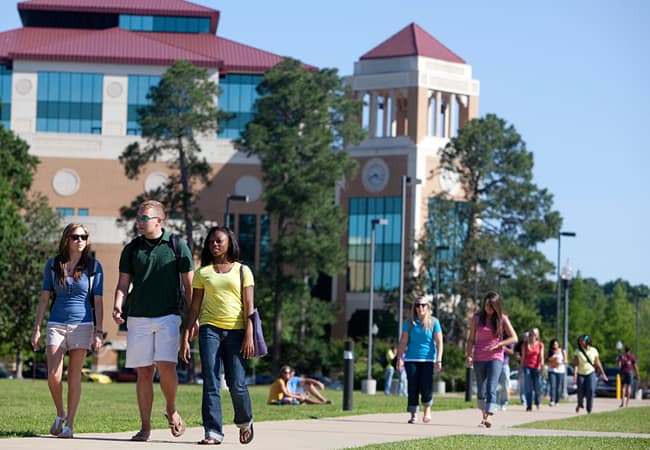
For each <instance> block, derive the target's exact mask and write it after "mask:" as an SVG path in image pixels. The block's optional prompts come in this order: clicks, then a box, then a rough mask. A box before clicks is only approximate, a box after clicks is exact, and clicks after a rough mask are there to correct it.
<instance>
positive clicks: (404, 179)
mask: <svg viewBox="0 0 650 450" xmlns="http://www.w3.org/2000/svg"><path fill="white" fill-rule="evenodd" d="M420 183H422V180H420V179H418V178H416V179H413V178H411V177H409V176H407V175H402V227H401V229H400V235H401V236H400V252H399V274H400V277H399V313H398V316H397V343H398V344H399V341H400V340H401V339H402V320H403V319H404V247H405V244H406V231H405V229H406V185H408V184H413V185H414V186H415V185H418V184H420Z"/></svg>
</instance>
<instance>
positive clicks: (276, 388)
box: [268, 377, 286, 405]
mask: <svg viewBox="0 0 650 450" xmlns="http://www.w3.org/2000/svg"><path fill="white" fill-rule="evenodd" d="M285 385H286V383H285V382H284V379H282V377H280V378H277V379H276V380H275V381H274V382H273V384H271V388H270V389H269V400H268V403H269V404H270V405H272V404H274V403H275V402H277V401H280V400H282V399H283V398H284V392H282V391H283V388H284V386H285Z"/></svg>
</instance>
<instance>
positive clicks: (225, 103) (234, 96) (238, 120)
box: [219, 73, 262, 139]
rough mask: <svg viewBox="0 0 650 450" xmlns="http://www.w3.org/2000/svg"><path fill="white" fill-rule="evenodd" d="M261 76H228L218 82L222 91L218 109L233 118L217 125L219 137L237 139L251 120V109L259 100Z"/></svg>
mask: <svg viewBox="0 0 650 450" xmlns="http://www.w3.org/2000/svg"><path fill="white" fill-rule="evenodd" d="M260 81H262V75H243V74H236V73H232V74H228V75H226V76H225V77H224V78H221V79H220V80H219V86H220V87H221V89H222V92H221V95H220V96H219V108H220V109H222V110H224V111H226V112H229V113H232V114H234V117H233V118H232V119H230V120H227V121H225V122H223V123H220V124H219V127H220V132H219V137H221V138H227V139H237V138H238V137H239V134H240V133H241V132H242V131H243V130H244V129H245V128H246V125H247V124H248V122H250V121H251V119H252V118H253V107H254V106H255V101H256V100H257V99H258V98H259V94H258V93H257V90H256V88H257V86H258V85H259V84H260Z"/></svg>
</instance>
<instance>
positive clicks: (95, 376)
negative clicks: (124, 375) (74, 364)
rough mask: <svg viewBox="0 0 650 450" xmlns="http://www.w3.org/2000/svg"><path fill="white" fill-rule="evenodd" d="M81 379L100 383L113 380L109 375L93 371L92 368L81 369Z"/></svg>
mask: <svg viewBox="0 0 650 450" xmlns="http://www.w3.org/2000/svg"><path fill="white" fill-rule="evenodd" d="M81 381H87V382H89V383H99V384H108V383H112V382H113V380H111V378H110V377H109V376H108V375H105V374H103V373H99V372H92V371H91V370H90V369H81Z"/></svg>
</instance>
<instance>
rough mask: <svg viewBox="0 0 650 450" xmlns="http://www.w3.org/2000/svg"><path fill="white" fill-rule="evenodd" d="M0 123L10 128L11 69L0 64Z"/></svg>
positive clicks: (6, 128)
mask: <svg viewBox="0 0 650 450" xmlns="http://www.w3.org/2000/svg"><path fill="white" fill-rule="evenodd" d="M0 102H2V104H0V123H1V124H2V126H4V127H5V130H9V129H10V128H11V69H8V68H6V67H5V66H0Z"/></svg>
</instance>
